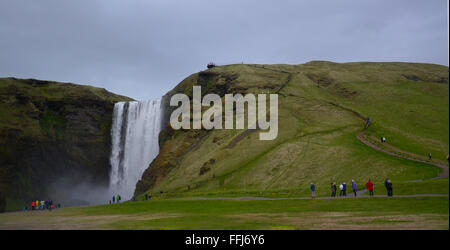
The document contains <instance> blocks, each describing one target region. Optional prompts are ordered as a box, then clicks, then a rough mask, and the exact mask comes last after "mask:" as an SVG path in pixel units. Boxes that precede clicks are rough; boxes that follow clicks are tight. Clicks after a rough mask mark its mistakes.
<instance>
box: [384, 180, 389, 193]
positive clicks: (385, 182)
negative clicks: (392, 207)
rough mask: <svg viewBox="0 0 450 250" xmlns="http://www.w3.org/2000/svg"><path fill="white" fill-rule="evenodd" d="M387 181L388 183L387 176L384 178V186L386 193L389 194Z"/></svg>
mask: <svg viewBox="0 0 450 250" xmlns="http://www.w3.org/2000/svg"><path fill="white" fill-rule="evenodd" d="M388 183H389V178H386V180H384V187H385V188H386V192H387V195H388V196H389V187H388Z"/></svg>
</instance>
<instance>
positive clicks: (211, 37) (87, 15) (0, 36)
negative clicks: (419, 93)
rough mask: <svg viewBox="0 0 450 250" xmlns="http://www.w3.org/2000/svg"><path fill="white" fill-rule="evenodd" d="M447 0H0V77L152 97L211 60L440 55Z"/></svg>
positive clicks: (429, 58)
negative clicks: (82, 85) (38, 80)
mask: <svg viewBox="0 0 450 250" xmlns="http://www.w3.org/2000/svg"><path fill="white" fill-rule="evenodd" d="M447 15H448V14H447V1H446V0H419V1H416V0H395V1H393V0H387V1H385V0H381V1H380V0H340V1H336V0H320V1H317V0H315V1H313V0H309V1H306V0H304V1H298V0H297V1H284V0H231V1H230V0H227V1H225V0H220V1H218V0H216V1H212V0H191V1H187V0H183V1H181V0H179V1H170V0H157V1H155V0H154V1H150V0H147V1H144V0H141V1H137V0H136V1H135V0H127V1H121V0H77V1H75V0H73V1H69V0H67V1H61V0H40V1H30V0H0V77H7V76H14V77H21V78H37V79H46V80H55V81H65V82H74V83H79V84H89V85H93V86H97V87H104V88H106V89H108V90H109V91H112V92H115V93H118V94H122V95H127V96H130V97H132V98H135V99H138V100H142V99H153V98H158V97H160V96H162V95H163V94H165V93H166V92H167V91H169V90H170V89H172V88H173V87H174V86H176V84H178V83H179V82H180V81H181V80H183V79H184V78H185V77H187V76H188V75H189V74H191V73H194V72H198V71H200V70H203V69H205V67H206V64H207V63H208V62H210V61H213V62H216V63H218V64H229V63H238V62H242V61H243V62H244V63H288V64H299V63H305V62H308V61H311V60H329V61H335V62H349V61H407V62H427V63H436V64H442V65H448V34H447V30H448V23H447Z"/></svg>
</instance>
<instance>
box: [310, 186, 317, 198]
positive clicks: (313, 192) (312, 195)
mask: <svg viewBox="0 0 450 250" xmlns="http://www.w3.org/2000/svg"><path fill="white" fill-rule="evenodd" d="M310 188H311V197H312V198H316V185H314V183H311V187H310Z"/></svg>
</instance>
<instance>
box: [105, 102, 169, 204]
mask: <svg viewBox="0 0 450 250" xmlns="http://www.w3.org/2000/svg"><path fill="white" fill-rule="evenodd" d="M160 130H161V101H160V100H152V101H144V102H118V103H116V104H115V106H114V114H113V122H112V128H111V137H112V150H111V156H110V163H111V173H110V184H109V189H110V194H111V195H120V196H121V197H122V198H123V199H124V200H128V199H131V198H132V197H133V193H134V190H135V186H136V183H137V181H138V180H139V179H140V178H141V176H142V173H143V172H144V170H145V169H146V168H148V166H149V164H150V163H151V162H152V160H153V159H154V158H155V157H156V156H157V155H158V153H159V144H158V136H159V132H160Z"/></svg>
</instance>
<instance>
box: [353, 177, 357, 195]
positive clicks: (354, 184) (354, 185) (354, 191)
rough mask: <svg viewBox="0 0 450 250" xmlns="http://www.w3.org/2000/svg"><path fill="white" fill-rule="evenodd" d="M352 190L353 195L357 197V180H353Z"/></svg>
mask: <svg viewBox="0 0 450 250" xmlns="http://www.w3.org/2000/svg"><path fill="white" fill-rule="evenodd" d="M352 189H353V193H354V194H355V197H356V191H358V189H357V187H356V182H355V180H352Z"/></svg>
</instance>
